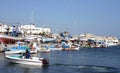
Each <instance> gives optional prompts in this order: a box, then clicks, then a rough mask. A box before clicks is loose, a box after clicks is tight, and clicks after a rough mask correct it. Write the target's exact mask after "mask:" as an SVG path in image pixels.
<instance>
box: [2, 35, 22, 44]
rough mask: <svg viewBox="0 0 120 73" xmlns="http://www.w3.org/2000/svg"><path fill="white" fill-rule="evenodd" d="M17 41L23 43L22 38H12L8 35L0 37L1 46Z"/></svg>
mask: <svg viewBox="0 0 120 73" xmlns="http://www.w3.org/2000/svg"><path fill="white" fill-rule="evenodd" d="M17 41H24V39H23V38H18V37H12V36H8V35H0V43H3V44H15V43H16V42H17Z"/></svg>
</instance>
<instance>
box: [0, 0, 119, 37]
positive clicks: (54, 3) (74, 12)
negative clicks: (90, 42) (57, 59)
mask: <svg viewBox="0 0 120 73" xmlns="http://www.w3.org/2000/svg"><path fill="white" fill-rule="evenodd" d="M32 22H34V23H35V25H36V27H42V26H43V25H45V26H46V27H50V28H51V30H52V32H53V33H57V32H64V31H68V32H69V33H70V34H71V35H76V34H77V35H80V34H81V33H92V34H95V35H99V36H115V37H117V38H120V30H119V28H120V0H0V23H7V24H10V25H11V26H12V25H16V24H17V23H19V24H21V25H25V24H31V23H32Z"/></svg>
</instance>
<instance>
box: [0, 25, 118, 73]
mask: <svg viewBox="0 0 120 73" xmlns="http://www.w3.org/2000/svg"><path fill="white" fill-rule="evenodd" d="M3 26H6V27H7V25H1V28H2V31H1V34H0V43H1V45H0V51H1V53H0V58H1V61H0V64H1V66H0V70H1V72H2V73H6V72H7V73H11V71H14V72H15V73H21V72H25V73H39V72H42V73H61V72H60V71H62V72H63V73H72V72H74V73H78V72H79V73H83V72H87V73H105V72H107V73H119V72H120V66H119V64H118V63H119V54H120V49H119V48H120V45H119V40H118V38H117V37H112V36H97V35H94V34H91V33H82V34H80V35H78V36H74V35H70V33H69V32H67V31H65V32H59V33H58V34H56V33H52V32H51V29H50V28H46V27H45V29H44V28H38V27H35V25H32V27H33V26H34V27H33V28H30V26H31V25H24V26H22V28H21V26H20V27H17V28H19V29H22V30H25V31H26V32H23V31H22V30H19V31H18V30H16V31H12V30H13V27H12V26H11V27H10V26H9V27H10V28H11V29H10V30H11V31H9V32H7V30H6V28H4V27H3ZM26 26H27V27H28V28H27V27H26ZM14 27H15V26H14ZM23 27H24V28H23ZM3 29H4V30H3ZM14 29H16V28H14ZM41 29H42V30H41ZM36 30H39V31H36ZM43 30H44V31H43ZM27 49H28V50H29V52H30V58H28V59H27V58H25V57H24V55H23V54H24V53H25V52H26V50H27ZM11 62H12V63H11ZM4 68H7V69H6V70H5V71H3V70H2V69H4ZM69 68H70V69H71V70H70V69H69ZM33 69H34V70H33ZM66 69H69V70H66ZM18 71H19V72H18Z"/></svg>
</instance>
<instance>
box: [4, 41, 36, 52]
mask: <svg viewBox="0 0 120 73" xmlns="http://www.w3.org/2000/svg"><path fill="white" fill-rule="evenodd" d="M27 49H28V50H29V51H30V53H37V49H30V47H28V46H26V44H25V42H16V45H15V46H13V47H10V48H9V49H8V51H5V54H20V53H25V52H26V50H27Z"/></svg>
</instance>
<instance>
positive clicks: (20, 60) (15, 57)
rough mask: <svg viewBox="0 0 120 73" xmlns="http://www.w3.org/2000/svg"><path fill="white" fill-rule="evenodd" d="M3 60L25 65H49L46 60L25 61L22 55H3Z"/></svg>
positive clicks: (32, 59) (37, 58)
mask: <svg viewBox="0 0 120 73" xmlns="http://www.w3.org/2000/svg"><path fill="white" fill-rule="evenodd" d="M5 58H6V59H7V61H8V62H11V63H17V64H25V65H37V66H46V65H48V63H49V61H48V59H45V58H39V57H30V58H28V59H26V58H25V57H24V56H22V55H5Z"/></svg>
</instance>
